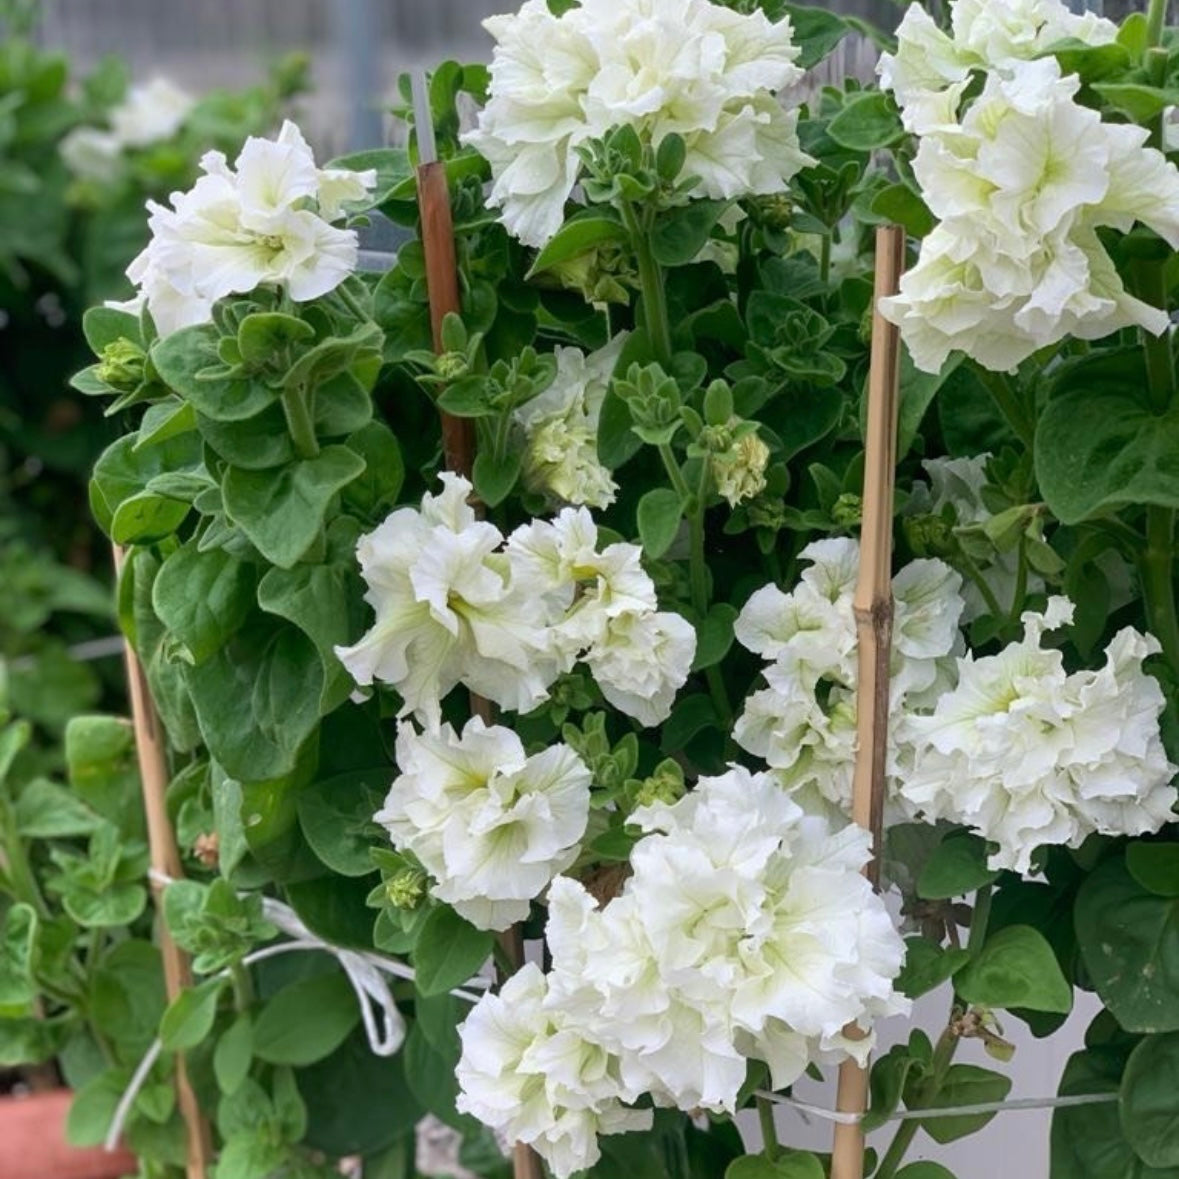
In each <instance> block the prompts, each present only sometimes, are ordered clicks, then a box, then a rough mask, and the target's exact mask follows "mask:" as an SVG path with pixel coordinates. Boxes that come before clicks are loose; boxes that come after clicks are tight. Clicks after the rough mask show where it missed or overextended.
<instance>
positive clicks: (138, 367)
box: [98, 336, 147, 393]
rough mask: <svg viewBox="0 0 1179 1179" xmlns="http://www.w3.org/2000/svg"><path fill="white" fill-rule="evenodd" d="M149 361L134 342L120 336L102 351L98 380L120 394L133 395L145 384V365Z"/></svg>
mask: <svg viewBox="0 0 1179 1179" xmlns="http://www.w3.org/2000/svg"><path fill="white" fill-rule="evenodd" d="M146 360H147V353H146V352H144V350H143V349H142V348H140V346H139V345H138V344H136V343H135V342H134V340H128V339H127V337H126V336H120V337H119V338H118V339H117V340H112V341H111V342H110V343H109V344H107V346H106V347H105V348H103V350H102V355H101V356H100V357H99V358H98V379H99V380H100V381H102V382H103V384H105V385H109V386H110V387H111V388H112V389H117V390H118V391H119V392H120V393H133V392H134V391H135V390H136V389H138V388H139V386H140V385H141V384H143V365H144V361H146Z"/></svg>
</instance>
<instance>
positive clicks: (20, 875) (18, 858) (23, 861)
mask: <svg viewBox="0 0 1179 1179" xmlns="http://www.w3.org/2000/svg"><path fill="white" fill-rule="evenodd" d="M0 871H2V872H3V875H5V876H7V877H8V883H9V885H10V886H11V891H12V897H13V899H14V900H16V901H19V902H22V903H24V904H26V905H32V907H33V908H34V909H35V910H36V911H37V915H38V916H39V917H43V918H48V916H49V906H48V905H46V903H45V898H44V897H43V896H42V895H41V889H40V887H39V886H38V884H37V877H36V875H35V874H34V872H33V868H32V865H31V864H30V863H29V857H28V851H27V849H26V848H25V845H24V841H23V840H22V839H21V837H20V833H19V832H18V831H17V829H16V815H15V813H14V811H13V807H12V800H11V799H10V798H9V797H8V792H7V790H3V791H0Z"/></svg>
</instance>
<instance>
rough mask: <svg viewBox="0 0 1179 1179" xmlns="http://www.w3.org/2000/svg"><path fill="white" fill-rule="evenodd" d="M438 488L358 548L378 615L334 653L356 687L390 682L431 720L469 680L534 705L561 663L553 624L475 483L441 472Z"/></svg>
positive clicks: (514, 703) (500, 696) (507, 704)
mask: <svg viewBox="0 0 1179 1179" xmlns="http://www.w3.org/2000/svg"><path fill="white" fill-rule="evenodd" d="M441 479H442V483H443V491H442V494H441V495H438V496H434V495H429V494H427V495H426V496H425V497H424V498H423V500H422V506H421V509H420V511H419V510H418V509H416V508H399V509H397V510H396V511H395V512H393V513H392V514H391V515H390V516H389V517H388V519H386V520H385V522H384V523H383V524H381V525H380V526H379V527H378V528H377V529H376V530H375V531H374V532H371V533H369V534H368V535H367V536H363V537H361V539H360V543H359V545H358V546H357V555H358V557H359V559H360V569H361V573H362V574H363V576H364V578H365V581H366V582H367V583H368V592H367V593H366V594H365V600H366V601H367V602H368V603H369V604H370V605H371V606H372V607H373V609H374V610H375V612H376V620H375V623H374V625H373V627H372V629H371V630H370V631H369V632H368V633H367V634H366V635H365V636H364V637H363V638H362V639H361V640H360V641H359V642H358V643H356V644H355V645H354V646H352V647H347V648H345V647H339V648H337V649H336V654H337V655H338V656H339V658H340V661H341V662H342V663H343V664H344V666H345V667H346V668H347V669H348V671H349V672H350V673H351V674H352V677H353V678H354V679H355V680H356V682H357V683H358V684H371V683H372V682H373V680H374V679H377V680H382V681H384V682H385V683H389V684H392V685H393V686H394V687H395V688H396V689H397V690H398V692H400V693H401V696H402V698H403V700H404V705H403V707H402V714H403V715H404V714H405V713H409V712H412V713H414V714H415V715H416V716H417V717H418V718H419V720H421V721H422V722H423V723H424V724H426V725H429V726H431V727H437V725H438V723H439V720H440V715H441V712H440V708H441V700H442V698H443V697H444V696H445V695H446V694H447V693H448V692H449V691H450V690H451V689H452V688H454V687H455V685H456V684H459V683H462V684H465V685H466V686H467V687H468V688H470V689H471V690H472V691H475V692H477V693H478V694H479V695H481V696H484V697H486V698H487V699H489V700H491V701H493V702H494V703H496V704H498V705H500V706H501V707H503V708H511V709H516V710H518V711H523V712H526V711H529V710H530V709H532V708H535V707H536V706H537V705H538V704H540V703H541V702H542V701H543V700H544V699H545V696H546V694H547V691H548V688H549V686H550V685H551V684H552V682H553V681H554V680H555V679H556V678H557V676H558V675H559V674H560V672H561V670H562V658H561V656H560V653H559V652H558V651H557V649H556V648H555V645H554V636H553V635H552V633H551V625H552V624H553V623H554V622H555V621H556V620H557V619H556V617H555V616H546V614H545V611H544V610H543V609H541V610H539V611H538V608H537V607H538V602H537V600H535V599H534V598H533V596H532V594H531V592H530V589H529V587H528V586H527V585H523V584H520V583H518V582H517V581H516V579H514V578H512V577H511V569H510V564H509V562H508V560H507V558H506V557H504V556H503V555H502V554H501V553H499V552H498V550H499V548H500V545H501V543H502V541H503V536H502V534H501V533H500V531H499V529H497V528H496V527H495V526H494V525H493V524H489V523H486V522H485V521H481V520H477V519H476V518H475V513H474V511H473V509H472V508H471V507H470V505H469V504H468V502H467V498H468V496H469V495H470V493H471V484H470V483H469V482H468V481H467V480H466V479H463V478H462V477H461V476H458V475H454V474H449V473H446V474H443V475H442V476H441Z"/></svg>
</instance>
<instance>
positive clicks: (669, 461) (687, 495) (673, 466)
mask: <svg viewBox="0 0 1179 1179" xmlns="http://www.w3.org/2000/svg"><path fill="white" fill-rule="evenodd" d="M659 457H660V458H661V459H662V460H663V469H664V470H665V471H666V472H667V477H668V479H669V480H670V481H671V485H672V487H673V488H674V489H675V492H676V494H677V495H678V496H679V497H680V499H682V500H683V502H684V504H685V505H687V504H688V502H689V501H690V500H691V498H692V489H691V488H690V487H689V486H688V481H687V480H686V479H685V478H684V473H683V471H681V470H680V464H679V463H678V462H677V461H676V457H675V451H674V450H672V449H671V443H670V442H664V443H661V444H660V446H659Z"/></svg>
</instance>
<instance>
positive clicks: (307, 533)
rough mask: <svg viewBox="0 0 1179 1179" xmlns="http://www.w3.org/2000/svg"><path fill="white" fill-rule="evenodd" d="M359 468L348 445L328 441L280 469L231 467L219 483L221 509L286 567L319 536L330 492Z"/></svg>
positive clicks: (359, 460) (359, 462)
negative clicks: (310, 454) (317, 450)
mask: <svg viewBox="0 0 1179 1179" xmlns="http://www.w3.org/2000/svg"><path fill="white" fill-rule="evenodd" d="M363 471H364V459H362V458H361V457H360V456H359V455H358V454H354V453H353V452H352V451H351V450H349V449H348V448H347V447H346V446H327V447H325V448H324V449H323V450H322V451H320V453H319V454H318V455H316V457H315V458H312V459H302V460H299V461H297V462H294V463H291V464H289V465H287V466H285V467H282V468H281V469H278V470H272V471H243V470H241V469H239V468H237V467H230V468H229V470H228V471H226V473H225V479H224V482H223V483H222V494H223V495H224V498H225V511H226V514H227V515H228V516H229V518H230V520H232V521H233V523H234V524H236V525H237V526H238V527H239V528H241V530H242V531H243V532H244V533H245V534H246V536H248V537H249V539H250V541H251V542H252V543H253V544H254V545H255V546H256V547H257V549H258V551H259V552H260V553H261V554H262V555H263V556H264V557H265V558H266V559H267V560H268V561H270V562H271V563H273V564H275V565H277V566H278V567H279V568H280V569H290V568H291V567H292V566H293V565H294V564H295V563H296V562H297V561H298V560H299V559H300V558H301V557H302V556H303V555H304V554H305V553H306V552H307V550H308V549H309V548H310V547H311V546H312V544H314V542H315V539H316V537H317V536H319V534H320V532H321V530H322V529H323V524H324V517H325V516H326V514H327V511H328V508H329V506H330V505H331V502H332V499H333V497H334V496H335V495H336V493H337V492H339V491H340V489H341V488H343V487H345V486H347V485H348V484H349V483H351V482H352V480H353V479H355V478H356V477H357V476H358V475H360V474H361V473H362V472H363Z"/></svg>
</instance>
